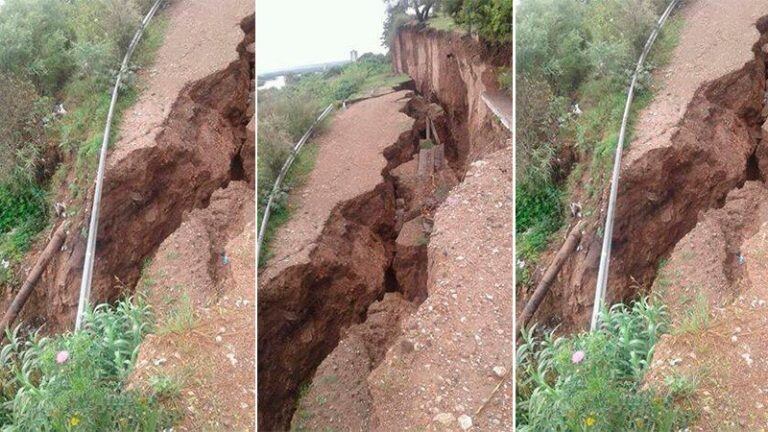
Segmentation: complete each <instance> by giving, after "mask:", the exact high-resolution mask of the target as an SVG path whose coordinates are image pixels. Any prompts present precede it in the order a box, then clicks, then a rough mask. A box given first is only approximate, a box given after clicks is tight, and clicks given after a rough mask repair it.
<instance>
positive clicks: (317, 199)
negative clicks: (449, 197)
mask: <svg viewBox="0 0 768 432" xmlns="http://www.w3.org/2000/svg"><path fill="white" fill-rule="evenodd" d="M407 93H408V92H406V91H399V92H395V93H391V94H387V95H384V96H381V97H377V98H373V99H367V100H364V101H362V102H359V103H356V104H354V105H352V106H350V107H349V108H348V109H346V110H343V111H340V112H337V113H336V114H334V115H333V118H332V121H331V124H330V126H329V127H328V129H327V130H326V131H324V132H322V134H320V135H319V137H318V138H316V139H315V142H316V144H317V146H318V147H319V152H318V155H317V161H316V163H315V167H314V169H313V170H312V172H311V173H310V175H309V178H308V179H307V181H306V183H305V184H304V185H303V186H302V187H301V188H299V189H298V190H296V191H294V192H293V193H292V196H291V203H290V205H291V206H292V207H293V208H295V209H297V210H296V212H295V213H294V214H293V215H292V217H291V219H290V220H289V221H288V222H287V223H286V224H285V225H283V226H281V227H280V229H279V230H278V233H277V235H276V236H275V238H274V239H273V240H272V252H273V256H272V257H271V258H270V259H269V262H268V264H267V265H266V267H265V268H264V269H263V270H262V271H261V272H260V274H259V278H263V280H269V279H271V278H273V277H274V276H276V275H278V274H279V273H280V272H281V271H283V270H284V269H286V268H288V267H290V266H292V265H296V264H298V263H300V262H302V261H304V260H307V259H308V257H309V254H310V252H311V249H312V245H313V244H314V242H315V241H316V239H317V237H318V235H319V234H320V232H321V231H322V229H323V227H324V226H325V223H326V221H327V219H328V217H329V215H330V214H331V210H332V209H333V208H334V207H335V206H336V205H337V204H339V203H340V202H343V201H346V200H349V199H352V198H354V197H356V196H358V195H360V194H362V193H363V192H366V191H369V190H372V189H373V188H374V187H375V186H376V185H378V184H379V183H381V182H382V176H381V171H382V170H383V169H384V167H385V166H386V165H387V160H386V158H385V157H384V155H383V151H384V149H385V148H386V147H388V146H391V145H392V144H393V143H395V142H396V141H397V139H398V137H399V136H400V134H401V133H403V132H404V131H406V130H408V129H410V127H411V124H412V123H413V119H411V118H410V117H408V116H407V115H406V114H404V113H402V112H400V109H402V108H403V106H404V105H405V102H406V99H405V95H406V94H407Z"/></svg>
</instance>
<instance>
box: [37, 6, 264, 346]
mask: <svg viewBox="0 0 768 432" xmlns="http://www.w3.org/2000/svg"><path fill="white" fill-rule="evenodd" d="M241 28H242V30H243V32H244V33H245V37H244V39H243V40H242V42H241V43H240V44H239V45H238V46H237V51H238V53H239V59H238V60H236V61H234V62H232V63H231V64H230V65H229V66H228V67H227V68H225V69H223V70H221V71H218V72H216V73H213V74H211V75H209V76H207V77H205V78H203V79H200V80H198V81H195V82H192V83H189V84H187V85H186V86H185V87H184V88H183V89H182V90H181V92H180V94H179V96H178V98H177V99H176V100H175V102H174V103H173V105H172V107H171V110H170V113H169V114H168V116H167V117H166V118H165V120H164V121H163V123H162V125H161V126H160V127H159V132H158V134H157V136H156V137H155V139H154V140H152V139H149V138H147V143H146V144H145V145H143V146H137V147H138V148H136V149H134V150H132V151H130V152H129V153H127V154H120V156H119V160H110V169H109V171H108V172H107V174H106V177H105V183H104V191H103V195H102V201H101V212H100V218H99V219H100V226H99V233H98V237H97V244H96V263H95V272H94V278H93V294H92V298H91V301H92V302H95V303H101V302H105V301H112V300H115V299H116V298H118V297H120V296H122V295H124V294H126V293H130V292H132V291H133V288H134V286H135V285H136V282H137V281H138V280H139V277H140V275H141V271H142V267H143V265H144V262H145V261H146V260H147V259H148V258H151V256H152V255H153V254H154V252H155V250H156V249H157V248H158V247H159V245H160V244H161V243H162V242H163V240H164V239H165V238H167V237H168V236H169V235H170V234H171V233H173V232H174V231H175V230H176V229H177V228H178V227H179V225H180V224H181V222H182V220H183V217H184V215H185V214H186V213H187V212H189V211H191V210H193V209H199V208H204V207H207V206H208V203H209V200H210V197H211V194H213V192H215V191H216V190H219V189H221V188H225V187H226V186H227V185H228V184H229V182H230V181H232V180H247V181H248V182H249V183H250V184H251V185H253V182H254V179H253V174H252V170H250V169H245V167H249V168H250V167H253V164H254V162H253V160H254V158H255V154H254V143H253V139H249V136H248V132H247V130H248V127H247V125H248V124H249V122H250V121H251V116H252V115H253V111H254V107H253V100H252V96H251V94H252V87H253V79H254V71H253V66H254V56H253V46H252V45H253V40H254V34H255V32H254V24H253V16H252V15H251V16H250V17H246V18H244V19H243V20H242V22H241ZM147 137H149V136H147ZM88 217H89V215H88V214H83V215H81V216H80V217H78V219H77V220H76V221H75V223H74V224H73V229H72V232H80V233H81V234H83V235H70V236H69V237H68V239H67V242H66V244H65V246H64V248H63V249H62V250H63V252H62V253H61V254H59V255H58V256H57V257H56V259H55V260H53V261H52V262H51V264H50V265H49V268H48V270H47V271H46V273H45V275H44V278H43V280H42V281H41V285H43V286H41V287H39V289H38V290H37V292H36V294H35V296H34V298H33V299H32V301H31V302H30V304H29V305H28V308H27V310H26V311H25V315H26V317H27V318H28V319H30V320H31V321H32V322H34V321H38V324H39V323H42V322H45V323H46V325H47V329H48V330H49V331H56V330H61V329H65V328H67V327H69V326H70V325H71V323H72V322H73V321H74V320H73V317H74V313H75V310H76V307H77V293H78V288H77V287H78V286H79V283H80V277H81V273H82V263H83V256H84V253H85V235H84V234H85V232H86V231H85V229H86V227H87V220H88Z"/></svg>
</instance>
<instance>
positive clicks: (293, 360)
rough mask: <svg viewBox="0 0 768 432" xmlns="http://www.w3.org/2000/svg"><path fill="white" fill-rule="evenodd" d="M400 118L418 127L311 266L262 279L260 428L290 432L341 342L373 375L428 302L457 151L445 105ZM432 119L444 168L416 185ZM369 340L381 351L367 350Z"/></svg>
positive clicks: (326, 238) (331, 223) (395, 147)
mask: <svg viewBox="0 0 768 432" xmlns="http://www.w3.org/2000/svg"><path fill="white" fill-rule="evenodd" d="M403 112H405V113H406V114H408V115H409V116H411V117H412V118H414V122H413V126H412V127H411V129H410V130H407V131H405V132H403V133H402V134H401V135H400V137H399V138H398V140H397V142H396V143H394V144H392V145H391V146H389V147H387V148H385V149H384V150H383V154H384V157H385V158H386V160H387V164H386V166H385V167H384V169H383V170H382V172H381V177H382V181H381V183H379V184H378V185H377V186H376V187H375V188H373V190H370V191H368V192H365V193H363V194H361V195H359V196H357V197H355V198H353V199H351V200H347V201H344V202H341V203H339V204H337V205H336V206H335V207H334V208H333V210H332V211H331V215H330V216H329V217H328V219H327V221H326V222H325V225H324V227H323V230H322V232H321V234H320V236H319V237H318V239H317V241H316V244H315V246H314V249H313V250H312V252H311V253H310V257H309V260H308V262H306V263H303V264H299V265H293V266H290V267H288V268H286V269H284V270H283V271H281V272H280V273H279V274H277V275H275V276H274V277H271V278H268V280H266V281H264V280H260V286H259V315H258V321H259V335H258V345H259V347H258V350H259V365H258V371H259V392H260V394H269V395H270V397H269V398H260V399H259V426H260V427H261V428H264V429H266V430H286V429H288V427H289V424H290V422H291V418H292V416H293V414H294V411H295V408H296V401H297V399H298V396H299V393H300V387H301V386H302V385H306V384H308V383H309V382H310V381H311V379H312V377H313V375H314V374H315V370H316V369H317V368H318V366H319V365H320V364H321V363H322V362H323V360H324V359H326V357H327V356H328V355H329V354H330V353H331V352H335V350H337V349H344V348H343V347H344V346H347V343H348V342H347V343H344V344H343V345H339V342H340V341H342V340H345V339H348V338H349V337H353V338H358V339H360V340H361V342H360V343H363V345H365V346H367V348H366V349H365V350H364V352H366V353H368V354H366V358H367V360H366V361H363V362H362V363H361V365H363V364H364V367H363V366H361V367H362V368H363V369H364V372H369V371H370V370H371V369H372V368H373V367H375V366H376V365H377V364H378V362H379V361H380V360H381V358H383V355H384V353H385V352H386V348H387V346H388V343H391V340H392V339H393V338H394V336H395V335H396V333H397V329H399V327H398V326H399V319H400V317H401V316H402V314H403V313H406V312H407V311H412V309H413V307H415V306H416V305H417V304H419V303H420V302H422V301H423V300H424V299H425V298H426V296H427V292H426V291H427V288H426V285H427V270H426V264H427V253H426V250H427V249H426V248H427V242H428V239H429V231H430V229H431V215H433V214H434V210H435V209H436V208H437V206H438V205H439V204H440V202H442V200H444V199H445V198H446V197H447V191H448V189H450V187H452V186H453V185H455V184H456V182H457V175H456V174H455V173H454V171H453V169H451V168H450V166H457V165H458V161H457V159H456V158H455V155H458V152H457V151H456V143H455V142H454V141H453V138H452V134H451V128H450V125H449V120H448V118H447V116H446V115H445V112H444V111H443V110H442V108H440V106H439V105H437V104H430V103H429V102H427V101H426V100H424V99H423V98H422V97H420V96H415V97H413V98H412V99H411V100H410V101H409V102H408V103H407V104H406V107H405V108H404V110H403ZM428 112H429V114H430V116H431V118H432V119H434V121H435V128H436V129H437V131H438V134H439V136H440V137H441V139H442V143H443V145H444V146H445V148H446V151H445V154H446V155H447V156H446V164H444V166H443V167H442V169H438V170H436V171H434V173H432V174H431V175H426V176H424V175H422V176H419V174H418V167H417V165H418V162H417V159H418V157H417V156H416V155H417V154H418V153H419V151H420V143H421V141H422V139H423V138H424V137H425V136H426V127H427V121H426V116H427V113H428ZM409 304H411V305H412V306H408V305H409ZM361 323H362V324H361ZM350 325H353V326H354V328H356V329H357V330H354V329H353V328H350ZM372 327H374V328H375V330H372V329H371V328H372ZM353 334H354V335H356V336H350V335H353ZM372 334H378V335H379V337H372ZM363 335H365V336H363ZM382 335H385V336H382ZM372 341H375V342H373V343H374V345H375V346H368V345H370V344H371V342H372ZM337 346H338V347H337ZM361 352H362V351H361Z"/></svg>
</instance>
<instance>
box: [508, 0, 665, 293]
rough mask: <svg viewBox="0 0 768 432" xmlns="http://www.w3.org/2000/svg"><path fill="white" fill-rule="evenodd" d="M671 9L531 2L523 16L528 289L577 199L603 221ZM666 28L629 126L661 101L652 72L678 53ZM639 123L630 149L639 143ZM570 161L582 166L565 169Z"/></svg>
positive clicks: (521, 115)
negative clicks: (656, 29) (630, 100)
mask: <svg viewBox="0 0 768 432" xmlns="http://www.w3.org/2000/svg"><path fill="white" fill-rule="evenodd" d="M667 3H668V2H666V1H664V0H610V1H606V2H580V1H578V0H523V1H522V2H521V4H520V7H519V10H518V22H517V29H518V30H517V31H518V40H520V41H523V40H524V41H525V43H521V44H520V45H519V46H518V49H517V54H516V55H517V65H518V80H517V89H518V95H517V106H518V110H517V112H518V116H517V125H516V126H517V132H518V134H517V144H516V145H517V148H518V152H517V160H516V162H515V163H516V164H517V182H516V203H517V206H516V211H517V214H516V216H517V217H516V220H517V225H516V233H517V237H516V238H517V240H516V244H517V250H518V260H519V261H520V264H521V265H519V266H518V281H520V283H522V284H526V283H528V281H529V276H530V275H529V272H530V271H531V269H532V268H533V267H534V266H535V263H536V261H537V259H538V256H539V254H540V252H541V251H542V250H543V249H544V248H545V247H546V246H547V245H548V243H549V241H550V239H551V237H552V234H554V233H555V232H557V231H558V230H559V229H560V228H561V227H562V225H563V222H564V220H565V208H566V204H567V203H568V202H569V201H568V199H569V198H572V197H576V198H575V199H576V200H579V201H580V204H581V206H582V209H583V211H582V214H583V215H584V216H585V217H591V216H595V215H596V214H597V213H598V209H597V206H598V204H599V200H600V196H601V193H602V191H603V190H604V188H605V187H606V184H607V182H608V180H609V178H610V169H611V167H612V157H613V154H614V151H615V148H616V144H617V141H618V132H619V127H620V123H621V117H622V113H623V109H624V104H625V101H626V90H627V87H628V83H629V79H630V77H631V71H632V70H634V63H635V62H636V60H637V57H638V56H639V53H640V51H641V50H642V47H643V45H644V44H645V40H646V38H647V37H648V35H649V34H650V31H651V29H652V27H653V25H654V23H655V21H656V19H657V17H658V14H659V13H660V12H661V11H662V10H663V8H665V7H666V6H667ZM679 28H680V22H679V21H678V20H674V19H673V20H672V21H671V22H669V23H668V24H667V26H666V27H665V30H664V31H663V32H662V34H661V36H660V38H659V39H658V40H657V42H656V45H655V46H654V49H653V51H652V54H651V57H650V58H649V59H648V61H647V62H646V64H647V67H646V70H645V71H644V72H643V73H642V74H641V76H640V84H639V86H638V90H637V94H636V99H635V102H634V104H633V110H632V116H631V119H632V120H635V119H636V117H637V116H636V113H637V112H638V111H639V110H641V109H643V108H644V107H645V106H647V105H648V104H649V103H650V101H651V100H652V98H653V92H652V89H651V86H650V80H651V74H650V71H652V70H653V69H654V68H657V67H659V66H660V65H663V64H665V63H666V62H667V61H668V60H669V58H670V56H671V52H672V50H673V48H674V47H675V45H676V44H677V35H678V33H679ZM631 126H632V123H630V129H629V130H630V133H629V136H628V137H627V138H628V139H627V142H630V141H631V130H632V127H631ZM564 154H569V155H571V156H572V157H573V159H574V162H573V163H572V164H570V163H562V162H559V161H558V159H560V158H562V156H563V155H564Z"/></svg>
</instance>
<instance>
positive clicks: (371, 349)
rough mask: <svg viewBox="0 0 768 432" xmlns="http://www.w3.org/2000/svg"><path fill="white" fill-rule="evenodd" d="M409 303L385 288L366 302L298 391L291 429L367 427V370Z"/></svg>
mask: <svg viewBox="0 0 768 432" xmlns="http://www.w3.org/2000/svg"><path fill="white" fill-rule="evenodd" d="M415 309H416V307H415V305H414V304H413V303H411V302H408V301H406V300H405V299H404V298H403V296H402V295H401V294H400V293H387V294H385V295H384V298H383V299H382V300H381V301H377V302H375V303H373V304H372V305H371V306H370V307H369V308H368V313H367V318H366V320H365V322H363V323H361V324H356V325H353V326H351V327H349V328H348V329H346V330H345V331H344V332H343V336H342V339H341V342H339V345H338V346H336V348H335V349H334V350H333V352H331V354H330V355H329V356H328V357H326V358H325V360H323V362H322V363H321V364H320V366H319V367H318V368H317V371H316V372H315V375H314V377H313V378H312V385H311V386H310V387H309V389H308V390H307V391H306V392H305V393H304V394H303V395H302V396H301V399H300V400H299V404H298V407H297V409H296V413H295V414H294V416H293V421H292V424H291V430H296V431H321V430H327V429H328V428H334V430H346V431H369V430H371V427H370V417H371V411H372V410H373V406H372V405H373V400H372V398H371V393H370V391H369V390H368V381H367V378H368V374H370V372H371V370H373V368H375V367H376V366H377V365H378V364H379V363H380V362H381V360H382V359H383V358H384V354H386V348H387V347H389V346H390V345H391V344H392V342H393V341H394V339H395V338H396V337H397V336H398V335H399V334H400V331H401V329H400V321H401V320H402V318H403V317H404V316H407V315H409V314H411V313H412V312H413V311H414V310H415Z"/></svg>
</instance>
